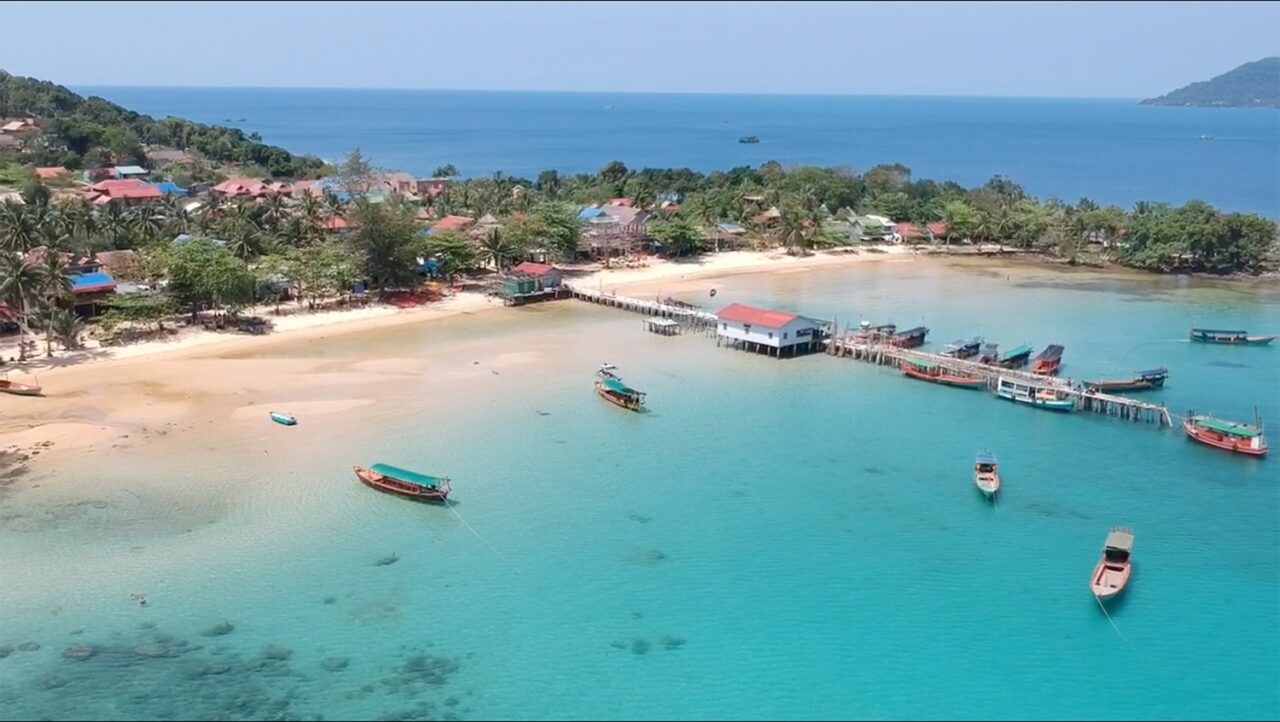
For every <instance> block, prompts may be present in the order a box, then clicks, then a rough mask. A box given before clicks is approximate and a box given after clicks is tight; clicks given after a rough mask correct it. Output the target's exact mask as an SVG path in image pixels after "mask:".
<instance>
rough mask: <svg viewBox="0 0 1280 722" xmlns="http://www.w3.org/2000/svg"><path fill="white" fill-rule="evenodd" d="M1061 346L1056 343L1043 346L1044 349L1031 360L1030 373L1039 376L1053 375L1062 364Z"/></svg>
mask: <svg viewBox="0 0 1280 722" xmlns="http://www.w3.org/2000/svg"><path fill="white" fill-rule="evenodd" d="M1062 351H1063V348H1062V347H1061V346H1059V345H1058V344H1056V343H1051V344H1049V345H1048V346H1045V348H1044V350H1043V351H1041V352H1040V353H1039V355H1037V356H1036V358H1035V360H1034V361H1032V362H1031V373H1033V374H1039V375H1041V376H1053V375H1055V374H1057V373H1058V369H1059V368H1060V367H1061V366H1062Z"/></svg>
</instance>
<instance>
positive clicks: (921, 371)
mask: <svg viewBox="0 0 1280 722" xmlns="http://www.w3.org/2000/svg"><path fill="white" fill-rule="evenodd" d="M901 368H902V373H903V374H905V375H907V376H910V377H911V378H913V379H922V380H924V381H932V382H933V383H935V384H942V385H943V386H956V387H958V388H962V389H980V388H982V387H983V386H986V384H987V382H986V381H985V380H984V379H982V378H980V377H978V376H957V375H955V374H950V373H947V370H946V369H944V368H942V367H941V366H939V365H938V364H936V363H933V362H932V361H916V360H914V359H903V361H902V364H901Z"/></svg>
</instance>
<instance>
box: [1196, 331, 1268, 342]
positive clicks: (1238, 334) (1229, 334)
mask: <svg viewBox="0 0 1280 722" xmlns="http://www.w3.org/2000/svg"><path fill="white" fill-rule="evenodd" d="M1191 340H1192V341H1195V342H1197V343H1227V344H1235V345H1237V346H1266V345H1267V344H1269V343H1271V342H1272V341H1274V340H1276V337H1275V336H1250V335H1249V332H1248V331H1224V330H1222V329H1216V328H1193V329H1191Z"/></svg>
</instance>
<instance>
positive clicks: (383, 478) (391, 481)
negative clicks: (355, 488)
mask: <svg viewBox="0 0 1280 722" xmlns="http://www.w3.org/2000/svg"><path fill="white" fill-rule="evenodd" d="M354 469H355V472H356V478H358V479H360V481H362V482H364V484H365V485H367V486H371V487H373V488H374V489H378V490H379V491H385V492H388V493H391V494H396V495H398V496H404V497H408V498H410V499H417V500H419V501H440V502H443V501H445V500H446V499H447V498H448V496H449V492H450V491H452V488H451V487H450V486H449V479H448V477H444V476H431V475H429V474H420V473H418V472H416V471H410V470H408V469H401V468H400V467H398V466H392V465H391V464H374V465H373V466H371V467H369V468H367V469H366V468H365V467H363V466H357V467H354Z"/></svg>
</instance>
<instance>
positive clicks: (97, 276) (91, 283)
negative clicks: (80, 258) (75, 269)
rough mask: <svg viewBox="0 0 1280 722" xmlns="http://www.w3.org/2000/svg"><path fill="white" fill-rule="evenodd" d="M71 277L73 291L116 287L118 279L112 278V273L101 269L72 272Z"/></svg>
mask: <svg viewBox="0 0 1280 722" xmlns="http://www.w3.org/2000/svg"><path fill="white" fill-rule="evenodd" d="M70 279H71V291H72V292H73V293H74V292H83V291H95V290H100V289H105V288H106V287H110V288H115V286H116V279H114V278H112V277H111V274H109V273H103V272H101V271H95V272H93V273H72V274H70Z"/></svg>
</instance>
